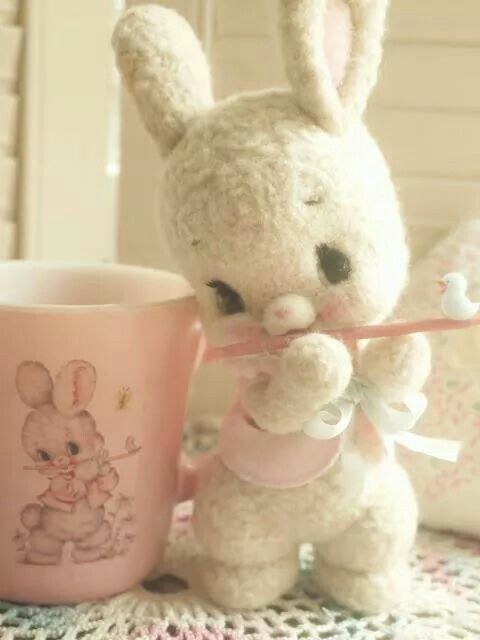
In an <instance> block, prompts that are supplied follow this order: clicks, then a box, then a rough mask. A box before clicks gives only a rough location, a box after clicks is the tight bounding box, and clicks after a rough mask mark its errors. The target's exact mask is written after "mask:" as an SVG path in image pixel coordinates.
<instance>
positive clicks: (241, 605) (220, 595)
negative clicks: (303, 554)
mask: <svg viewBox="0 0 480 640" xmlns="http://www.w3.org/2000/svg"><path fill="white" fill-rule="evenodd" d="M297 576H298V555H297V553H292V554H290V555H288V556H286V557H285V558H280V559H279V560H276V561H272V562H268V563H265V564H257V565H245V566H241V567H238V566H237V567H233V566H229V565H226V564H222V563H220V562H217V561H215V560H213V559H211V558H210V559H206V560H205V562H204V565H203V566H202V568H201V569H200V575H199V582H200V585H199V586H200V588H201V589H202V591H203V592H204V593H205V595H207V596H208V597H209V598H210V599H211V600H213V602H215V603H216V604H218V605H220V606H221V607H225V608H227V609H238V610H241V609H254V608H257V607H262V606H265V605H267V604H269V603H271V602H274V601H275V600H277V599H278V598H279V597H280V596H282V595H283V594H284V593H286V592H287V591H288V590H289V589H291V588H292V587H293V586H294V584H295V582H296V580H297Z"/></svg>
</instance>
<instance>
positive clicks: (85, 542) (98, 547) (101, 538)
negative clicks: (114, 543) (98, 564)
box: [72, 522, 112, 563]
mask: <svg viewBox="0 0 480 640" xmlns="http://www.w3.org/2000/svg"><path fill="white" fill-rule="evenodd" d="M111 534H112V528H111V526H110V524H109V523H108V522H102V524H101V526H100V528H99V529H97V531H95V533H92V534H91V535H89V536H87V537H86V538H83V539H82V540H80V541H79V542H77V543H76V545H75V549H74V550H73V553H72V558H73V560H74V562H78V563H81V562H94V561H95V560H99V559H100V558H103V556H104V549H103V546H104V545H105V544H106V543H107V542H108V540H109V539H110V536H111Z"/></svg>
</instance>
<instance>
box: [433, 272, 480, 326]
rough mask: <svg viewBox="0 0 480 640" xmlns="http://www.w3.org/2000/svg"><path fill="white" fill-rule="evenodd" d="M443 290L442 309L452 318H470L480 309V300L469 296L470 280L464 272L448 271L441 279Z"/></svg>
mask: <svg viewBox="0 0 480 640" xmlns="http://www.w3.org/2000/svg"><path fill="white" fill-rule="evenodd" d="M438 284H439V286H440V290H441V292H442V311H443V313H444V315H445V316H446V317H447V318H450V319H451V320H470V319H471V318H473V317H474V316H476V315H477V313H478V311H479V310H480V302H472V301H471V300H470V299H469V298H468V296H467V289H468V281H467V279H466V278H465V276H464V275H463V274H462V273H447V275H446V276H444V277H443V278H442V279H441V280H440V281H439V283H438Z"/></svg>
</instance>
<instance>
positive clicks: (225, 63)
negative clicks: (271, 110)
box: [212, 37, 285, 97]
mask: <svg viewBox="0 0 480 640" xmlns="http://www.w3.org/2000/svg"><path fill="white" fill-rule="evenodd" d="M277 46H278V44H277V42H276V40H275V39H273V38H268V37H264V38H262V37H257V38H250V37H249V38H247V37H245V38H219V39H218V40H216V41H215V42H214V44H213V49H212V64H213V68H214V69H215V73H214V81H215V82H216V95H217V96H218V97H224V96H227V95H230V94H232V93H237V92H239V91H256V90H257V89H264V88H266V87H277V86H281V85H283V84H284V82H285V80H284V75H283V66H282V65H281V64H280V56H279V55H278V52H277ZM259 61H268V64H267V63H259Z"/></svg>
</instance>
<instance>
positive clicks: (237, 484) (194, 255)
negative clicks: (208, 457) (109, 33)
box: [113, 0, 429, 612]
mask: <svg viewBox="0 0 480 640" xmlns="http://www.w3.org/2000/svg"><path fill="white" fill-rule="evenodd" d="M387 4H388V0H348V2H347V3H346V5H343V4H342V2H341V1H340V0H336V1H335V2H334V1H333V0H332V2H326V0H282V1H281V3H280V5H281V28H282V35H283V44H284V55H285V60H286V66H287V71H288V76H289V78H290V82H291V86H292V89H291V91H267V92H261V93H255V94H248V95H240V96H236V97H233V98H231V99H228V100H226V101H223V102H220V103H216V104H214V101H213V98H212V91H211V86H210V76H209V70H208V65H207V62H206V60H205V56H204V54H203V53H202V51H201V48H200V45H199V43H198V41H197V39H196V37H195V35H194V34H193V32H192V30H191V29H190V27H189V26H188V24H187V23H186V22H185V21H184V20H183V19H182V18H181V17H179V16H178V15H177V14H175V13H174V12H172V11H170V10H167V9H163V8H161V7H158V6H141V7H137V8H134V9H132V10H130V11H128V12H127V13H126V14H125V15H124V17H123V18H122V19H121V20H120V22H119V24H118V26H117V28H116V31H115V34H114V38H113V43H114V48H115V51H116V55H117V61H118V65H119V68H120V70H121V72H122V74H123V77H124V80H125V82H126V84H127V85H128V87H129V89H130V91H131V92H132V94H133V96H134V98H135V100H136V102H137V105H138V108H139V111H140V114H141V116H142V118H143V120H144V122H145V125H146V127H147V128H148V129H149V131H150V132H151V133H152V135H153V137H154V138H155V140H156V142H157V144H158V147H159V150H160V153H161V154H162V156H163V159H164V162H163V171H162V177H161V185H160V186H161V193H162V219H163V222H164V224H165V229H166V232H167V234H168V237H169V241H170V243H171V246H172V248H173V250H174V253H175V254H176V255H177V256H178V260H179V262H180V265H181V268H182V270H183V272H184V273H185V275H186V276H187V277H188V278H189V280H190V281H191V283H192V284H193V286H194V288H195V291H196V294H197V297H198V300H199V303H200V306H201V310H202V314H203V320H204V323H205V328H206V331H207V333H208V335H209V338H210V340H211V341H212V342H217V343H220V342H225V341H228V340H229V339H232V336H235V335H238V331H239V330H241V328H242V325H244V326H246V327H250V328H251V327H252V326H255V325H257V326H263V327H265V328H266V330H270V331H271V332H272V333H276V334H278V333H282V332H285V331H288V330H290V329H292V328H296V327H304V326H305V325H310V326H311V328H312V329H314V328H315V327H318V328H320V327H321V326H323V325H324V324H325V323H328V322H329V321H330V322H334V323H335V324H337V325H338V324H343V325H349V324H360V323H373V322H378V321H381V320H382V319H384V318H386V317H387V316H388V315H389V314H390V312H391V311H392V309H393V308H394V306H395V304H396V302H397V300H398V298H399V295H400V293H401V291H402V288H403V287H404V284H405V280H406V276H407V269H408V250H407V247H406V243H405V235H404V231H403V227H402V222H401V219H400V215H399V207H398V203H397V198H396V195H395V191H394V188H393V186H392V182H391V179H390V173H389V170H388V167H387V165H386V163H385V161H384V159H383V157H382V154H381V152H380V151H379V149H378V147H377V145H376V143H375V141H374V140H373V139H372V138H371V136H370V135H369V133H368V131H367V130H366V128H365V126H364V124H363V123H362V120H361V118H362V115H363V111H364V108H365V105H366V101H367V98H368V95H369V93H370V91H371V90H372V88H373V86H374V84H375V80H376V75H377V70H378V66H379V63H380V59H381V39H382V35H383V29H384V19H385V13H386V8H387ZM327 10H342V11H343V12H344V15H345V11H347V15H348V18H349V20H350V21H351V25H352V30H351V38H350V34H347V36H348V39H349V56H350V57H349V62H348V64H347V66H346V69H345V70H344V74H343V80H342V82H341V84H340V86H339V88H338V90H337V88H336V87H335V86H334V84H333V83H332V81H331V79H330V76H329V74H330V66H329V64H330V62H329V59H328V55H327V54H326V53H325V51H324V48H323V47H322V44H321V43H322V38H323V37H324V35H325V34H324V31H325V28H324V25H325V24H327V22H328V21H327V19H326V16H327ZM344 36H345V34H344ZM344 39H345V38H344ZM259 63H260V62H259ZM337 71H338V70H337ZM321 246H323V247H328V248H334V249H335V250H337V251H341V252H342V253H343V255H344V256H347V258H348V260H349V267H350V268H349V269H347V272H348V273H347V275H348V277H346V279H344V280H343V281H341V282H339V283H337V284H334V283H331V282H330V281H329V278H327V276H326V272H325V271H324V270H323V268H322V266H321V264H320V265H319V259H318V248H319V247H321ZM334 271H335V269H334ZM212 281H217V282H218V281H222V282H223V283H226V284H228V285H229V287H231V288H232V289H233V290H235V291H236V292H237V293H238V294H239V295H240V296H241V298H242V301H243V305H244V309H243V310H242V309H239V308H237V311H242V312H241V313H232V314H231V315H225V313H222V311H221V310H222V309H223V311H225V310H226V307H225V298H224V297H222V295H220V294H219V292H218V289H217V291H215V289H214V288H212V287H209V286H207V285H208V283H211V282H212ZM286 294H293V295H287V297H286V298H285V300H282V296H284V295H286ZM227 297H228V296H227ZM299 297H300V299H301V301H300V302H299ZM228 300H229V301H230V302H231V301H232V300H231V299H230V298H229V299H228ZM228 300H227V302H228ZM279 300H280V302H279ZM234 302H235V300H234ZM236 302H237V303H238V299H237V301H236ZM297 303H298V304H297ZM332 304H333V306H332ZM282 305H283V307H282ZM227 306H228V305H227ZM237 307H238V305H237ZM279 307H282V308H283V309H284V310H285V313H284V314H283V315H284V316H285V324H284V326H283V331H282V324H281V322H282V313H280V314H279V315H278V314H277V313H276V311H277V310H278V308H279ZM235 309H236V307H235V305H234V308H233V311H234V310H235ZM332 309H333V311H332ZM228 310H229V311H232V308H231V307H229V308H228ZM332 313H333V315H331V314H332ZM329 314H330V315H329ZM277 316H278V317H277ZM272 318H273V319H274V318H277V320H278V321H273V320H272ZM292 319H293V320H292ZM236 332H237V333H236ZM354 371H355V373H357V374H359V375H363V376H364V377H366V378H367V379H368V380H370V381H371V382H372V383H374V384H376V385H377V386H378V388H379V389H380V390H381V392H382V393H383V394H384V396H385V397H388V398H390V399H396V398H401V397H402V395H403V394H404V393H406V392H410V391H415V390H418V389H420V388H421V387H422V385H423V384H424V382H425V379H426V377H427V375H428V371H429V350H428V346H427V344H426V342H425V340H424V339H423V338H422V337H419V336H409V337H403V338H398V339H393V340H390V339H389V340H378V341H373V342H371V343H370V344H369V345H368V346H367V347H366V348H365V349H364V350H363V352H362V353H361V354H360V355H359V356H355V357H354V358H353V357H352V355H351V354H350V352H349V351H348V350H347V348H346V346H345V345H344V344H343V343H341V342H339V341H337V340H335V339H333V338H329V337H326V336H323V335H320V334H318V333H312V334H311V335H309V336H308V337H303V338H300V339H298V340H295V341H293V342H292V343H291V345H290V346H289V347H288V348H286V349H285V350H284V351H283V352H282V354H281V355H280V356H279V358H278V359H277V361H276V363H275V370H274V372H273V373H272V375H271V376H270V377H267V378H266V377H260V378H258V377H257V378H253V380H252V382H251V384H250V386H248V388H247V389H246V390H245V392H244V394H243V397H242V401H243V404H244V406H245V407H246V408H247V409H248V411H249V413H250V414H251V415H252V416H253V418H254V419H255V420H256V422H257V423H258V425H259V426H260V427H261V428H263V429H266V430H269V431H273V432H275V433H278V434H283V433H289V432H294V431H299V430H301V429H302V425H303V423H304V422H305V421H306V420H309V419H310V418H312V417H313V416H314V415H315V414H316V412H318V410H319V409H320V408H321V407H322V406H323V405H325V404H326V403H328V402H330V401H333V400H335V399H336V398H338V397H339V396H341V395H342V393H343V392H344V391H345V389H346V387H347V385H348V383H349V381H350V378H351V376H352V372H354ZM355 429H356V428H351V429H350V433H351V434H355ZM351 460H356V462H357V464H358V461H359V460H360V461H361V462H362V464H363V468H364V473H365V485H364V490H363V491H355V487H352V486H351V483H350V482H349V478H350V475H349V474H350V467H349V461H351ZM416 522H417V510H416V505H415V500H414V496H413V493H412V490H411V487H410V484H409V482H408V480H407V477H406V475H405V474H404V472H403V470H402V469H401V468H400V467H399V466H398V465H397V463H396V462H395V461H394V460H393V459H391V458H388V459H384V460H383V461H382V462H375V461H371V460H367V454H366V453H364V448H363V447H362V443H361V440H360V441H359V438H358V437H356V438H355V437H354V436H353V435H351V436H350V440H349V442H348V443H347V445H346V449H345V453H344V454H343V455H342V456H341V457H340V459H339V460H338V461H337V462H336V463H335V465H334V467H333V468H332V469H331V470H330V471H328V472H327V473H326V474H325V475H323V476H321V477H320V478H319V479H316V480H315V481H313V482H311V483H310V484H308V485H306V486H302V487H298V488H294V489H291V488H289V489H270V488H265V487H259V486H255V485H253V484H249V483H247V482H245V481H243V480H241V479H239V478H238V477H236V476H235V475H234V474H233V473H232V472H231V471H229V470H228V469H227V468H226V467H224V466H223V464H222V463H221V462H219V461H217V462H216V463H215V465H214V468H213V469H212V471H211V473H210V474H209V475H208V477H206V478H205V479H204V480H203V482H202V483H201V486H200V488H199V491H198V495H197V498H196V505H195V531H196V535H197V536H198V539H199V541H200V543H201V545H202V547H203V550H204V555H205V561H204V562H203V563H202V567H201V570H200V574H199V576H198V579H199V584H200V585H201V587H202V588H203V590H204V591H205V593H206V594H207V595H208V596H209V597H210V598H211V599H213V600H214V601H216V602H217V603H219V604H220V605H223V606H226V607H233V608H245V607H255V606H260V605H263V604H265V603H268V602H270V601H273V600H275V599H276V598H277V597H278V596H280V595H281V594H282V593H283V592H285V591H286V590H287V589H289V588H290V587H291V586H292V584H293V583H294V582H295V580H296V579H297V571H298V567H297V551H298V545H299V543H301V542H305V541H309V542H312V543H313V544H314V545H315V550H316V572H315V576H316V579H317V582H318V586H319V588H320V589H321V590H322V591H323V592H325V593H326V594H327V595H329V596H331V597H332V598H334V599H336V600H337V601H338V602H339V603H341V604H344V605H347V606H350V607H352V608H354V609H358V610H361V611H372V612H373V611H381V610H386V609H389V608H391V607H392V606H394V605H395V604H396V603H398V602H399V601H401V600H402V599H403V598H404V597H405V596H406V594H407V592H408V587H409V571H408V553H409V549H410V547H411V544H412V541H413V538H414V535H415V530H416Z"/></svg>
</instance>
